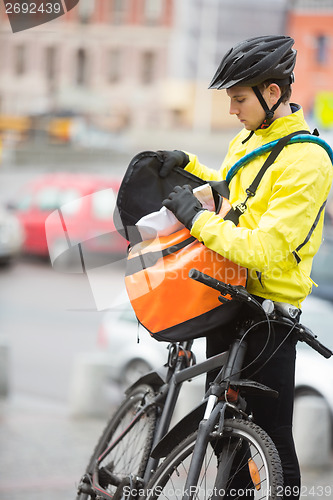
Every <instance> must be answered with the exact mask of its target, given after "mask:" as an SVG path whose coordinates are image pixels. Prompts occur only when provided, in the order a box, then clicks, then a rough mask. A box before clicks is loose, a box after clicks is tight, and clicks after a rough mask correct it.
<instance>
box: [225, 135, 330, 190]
mask: <svg viewBox="0 0 333 500" xmlns="http://www.w3.org/2000/svg"><path fill="white" fill-rule="evenodd" d="M305 132H306V133H305V134H304V133H300V132H298V134H296V135H294V137H292V138H291V139H289V142H288V144H296V143H299V142H312V143H314V144H317V145H318V146H321V147H322V148H323V149H324V150H325V151H326V153H327V154H328V156H329V158H330V161H331V162H332V163H333V151H332V148H331V147H330V145H329V144H327V142H326V141H324V140H323V139H321V138H320V137H318V131H317V130H315V131H314V133H313V134H310V133H309V132H308V131H305ZM279 140H281V139H279ZM279 140H276V141H272V142H268V143H266V144H263V145H262V146H260V147H259V148H256V149H254V150H253V151H251V152H250V153H248V154H246V155H245V156H242V158H240V159H239V160H238V161H236V163H235V164H234V165H233V166H232V167H231V168H230V170H229V171H228V173H227V175H226V181H227V183H228V184H229V183H230V181H231V179H232V178H233V177H234V176H235V175H236V174H237V172H238V171H239V170H240V169H241V168H243V167H245V165H247V164H248V163H250V162H251V161H252V160H253V159H254V158H257V157H258V156H261V155H263V154H266V153H269V152H270V151H272V149H273V148H274V147H275V145H276V144H277V143H278V142H279Z"/></svg>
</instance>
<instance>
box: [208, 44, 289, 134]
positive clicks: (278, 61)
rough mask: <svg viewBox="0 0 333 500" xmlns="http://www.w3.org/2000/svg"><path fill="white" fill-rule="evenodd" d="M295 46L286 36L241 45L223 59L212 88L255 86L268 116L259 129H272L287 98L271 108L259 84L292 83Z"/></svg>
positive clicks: (281, 99)
mask: <svg viewBox="0 0 333 500" xmlns="http://www.w3.org/2000/svg"><path fill="white" fill-rule="evenodd" d="M294 43H295V41H294V40H293V39H292V38H290V37H289V36H283V35H267V36H257V37H254V38H249V39H248V40H245V41H243V42H240V43H238V44H237V45H236V46H235V47H233V48H232V49H231V50H229V52H228V53H227V54H226V55H225V56H224V58H223V59H222V61H221V63H220V66H219V67H218V69H217V71H216V73H215V75H214V77H213V79H212V81H211V83H210V85H209V88H210V89H229V88H230V87H233V86H234V85H241V86H244V87H252V88H253V91H254V93H255V94H256V96H257V98H258V99H259V101H260V104H261V106H262V107H263V109H264V111H265V113H266V118H265V120H264V121H263V123H262V124H261V125H260V127H259V128H267V127H269V125H270V123H271V121H272V119H273V117H274V112H275V110H276V109H277V108H278V107H279V106H280V104H281V102H282V101H283V99H284V97H285V95H284V94H283V95H281V97H280V98H279V100H278V101H277V103H276V104H275V105H274V106H273V107H272V108H271V109H269V107H268V105H267V103H266V101H265V99H264V98H263V96H262V94H261V92H260V90H259V88H258V85H260V84H261V83H263V82H265V81H267V80H271V81H274V82H276V83H277V84H280V86H281V85H288V84H290V83H293V81H294V73H293V70H294V67H295V63H296V50H294V49H292V46H293V45H294Z"/></svg>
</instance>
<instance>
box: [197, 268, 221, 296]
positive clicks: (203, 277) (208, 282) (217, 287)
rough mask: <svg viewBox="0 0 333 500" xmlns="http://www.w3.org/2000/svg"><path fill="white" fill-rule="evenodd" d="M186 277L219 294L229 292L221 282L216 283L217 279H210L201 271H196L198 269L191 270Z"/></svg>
mask: <svg viewBox="0 0 333 500" xmlns="http://www.w3.org/2000/svg"><path fill="white" fill-rule="evenodd" d="M188 275H189V277H190V278H191V279H192V280H195V281H199V283H202V284H203V285H206V286H209V287H210V288H214V289H215V290H218V291H219V292H223V293H228V292H229V290H228V287H227V285H226V284H225V283H223V282H222V281H218V280H217V279H215V278H212V277H211V276H208V275H207V274H204V273H202V272H201V271H198V269H191V270H190V271H189V273H188Z"/></svg>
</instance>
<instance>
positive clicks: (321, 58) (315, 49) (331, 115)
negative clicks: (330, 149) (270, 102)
mask: <svg viewBox="0 0 333 500" xmlns="http://www.w3.org/2000/svg"><path fill="white" fill-rule="evenodd" d="M287 19H288V23H287V31H288V34H290V35H291V36H292V37H293V38H294V39H295V48H296V49H297V50H298V56H297V65H296V80H295V83H294V86H293V87H294V94H295V96H297V101H299V102H300V103H301V104H302V106H303V108H304V111H305V113H313V114H314V118H315V119H316V121H317V122H318V123H319V125H322V126H324V127H326V126H327V127H330V126H333V0H293V1H291V3H290V6H289V12H288V17H287Z"/></svg>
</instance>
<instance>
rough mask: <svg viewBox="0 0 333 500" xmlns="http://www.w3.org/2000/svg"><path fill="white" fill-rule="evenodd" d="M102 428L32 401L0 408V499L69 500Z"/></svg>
mask: <svg viewBox="0 0 333 500" xmlns="http://www.w3.org/2000/svg"><path fill="white" fill-rule="evenodd" d="M104 424H105V422H104V421H103V420H99V419H74V418H71V417H70V416H69V415H68V412H67V409H66V408H64V407H62V406H60V405H56V404H52V403H48V402H45V401H44V400H43V401H38V400H35V399H32V398H25V397H13V398H12V399H8V400H3V401H1V403H0V499H1V500H59V499H62V500H67V499H68V500H74V499H75V495H76V484H77V483H78V481H79V479H80V476H81V475H82V473H83V471H84V469H85V467H86V465H87V462H88V460H89V457H90V454H91V452H92V450H93V448H94V446H95V444H96V440H97V439H98V437H99V435H100V434H101V433H102V430H103V427H104Z"/></svg>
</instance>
